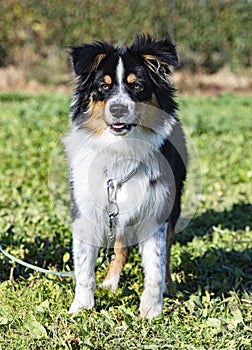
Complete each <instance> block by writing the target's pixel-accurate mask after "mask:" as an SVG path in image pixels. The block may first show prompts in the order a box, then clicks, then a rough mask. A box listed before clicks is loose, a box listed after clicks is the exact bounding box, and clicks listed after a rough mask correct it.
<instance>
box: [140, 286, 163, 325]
mask: <svg viewBox="0 0 252 350" xmlns="http://www.w3.org/2000/svg"><path fill="white" fill-rule="evenodd" d="M162 308H163V302H162V301H161V300H157V299H156V298H153V297H151V296H149V295H148V294H147V293H145V292H144V293H143V295H142V296H141V301H140V308H139V311H140V316H141V317H142V318H147V319H148V320H152V319H153V318H155V317H156V316H158V315H159V314H161V312H162Z"/></svg>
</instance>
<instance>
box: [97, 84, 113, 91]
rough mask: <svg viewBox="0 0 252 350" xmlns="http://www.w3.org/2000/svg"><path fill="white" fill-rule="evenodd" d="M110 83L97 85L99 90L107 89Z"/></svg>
mask: <svg viewBox="0 0 252 350" xmlns="http://www.w3.org/2000/svg"><path fill="white" fill-rule="evenodd" d="M110 88H111V85H109V84H106V83H100V84H99V86H98V89H99V91H108V90H110Z"/></svg>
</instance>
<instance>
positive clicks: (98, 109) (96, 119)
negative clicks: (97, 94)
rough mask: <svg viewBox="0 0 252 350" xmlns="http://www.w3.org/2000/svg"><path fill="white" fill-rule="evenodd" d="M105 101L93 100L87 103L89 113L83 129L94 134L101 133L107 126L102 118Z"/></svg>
mask: <svg viewBox="0 0 252 350" xmlns="http://www.w3.org/2000/svg"><path fill="white" fill-rule="evenodd" d="M104 109H105V102H104V101H101V102H93V101H92V100H91V101H90V103H89V115H90V117H89V118H88V120H87V121H85V122H84V125H83V126H84V127H85V129H88V130H89V131H91V132H92V133H93V134H94V135H96V136H98V135H101V134H102V133H103V132H104V131H105V129H106V128H107V124H106V123H105V120H104Z"/></svg>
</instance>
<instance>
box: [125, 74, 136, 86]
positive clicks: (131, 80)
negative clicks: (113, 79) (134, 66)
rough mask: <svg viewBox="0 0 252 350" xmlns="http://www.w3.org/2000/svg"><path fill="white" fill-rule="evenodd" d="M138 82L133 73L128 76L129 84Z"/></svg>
mask: <svg viewBox="0 0 252 350" xmlns="http://www.w3.org/2000/svg"><path fill="white" fill-rule="evenodd" d="M136 80H137V76H136V75H135V74H134V73H131V74H129V75H128V76H127V82H128V83H129V84H132V83H134V82H135V81H136Z"/></svg>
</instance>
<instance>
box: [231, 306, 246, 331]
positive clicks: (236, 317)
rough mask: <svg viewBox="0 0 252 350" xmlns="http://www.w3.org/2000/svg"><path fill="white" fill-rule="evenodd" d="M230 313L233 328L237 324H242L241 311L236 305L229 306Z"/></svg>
mask: <svg viewBox="0 0 252 350" xmlns="http://www.w3.org/2000/svg"><path fill="white" fill-rule="evenodd" d="M230 311H231V313H232V315H233V318H234V323H235V326H237V325H238V324H239V323H243V324H244V321H243V317H242V313H241V310H240V309H239V308H238V306H237V305H234V306H231V307H230Z"/></svg>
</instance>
